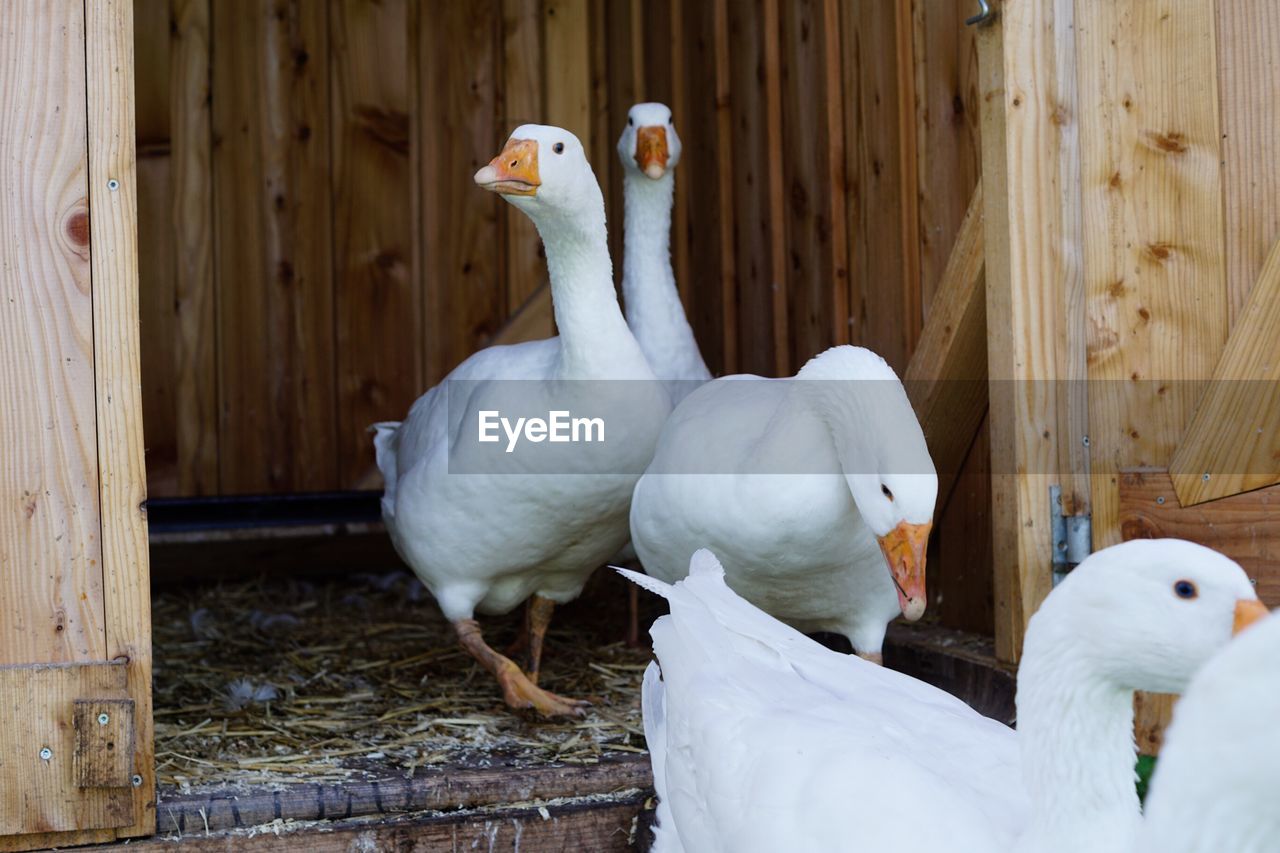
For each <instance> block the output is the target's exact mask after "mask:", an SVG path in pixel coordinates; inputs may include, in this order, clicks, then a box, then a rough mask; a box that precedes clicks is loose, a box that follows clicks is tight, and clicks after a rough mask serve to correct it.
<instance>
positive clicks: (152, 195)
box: [138, 15, 179, 497]
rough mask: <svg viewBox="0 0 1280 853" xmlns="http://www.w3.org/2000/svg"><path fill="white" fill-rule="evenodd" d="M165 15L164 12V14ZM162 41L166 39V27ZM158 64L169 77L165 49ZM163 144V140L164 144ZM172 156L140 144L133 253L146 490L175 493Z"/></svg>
mask: <svg viewBox="0 0 1280 853" xmlns="http://www.w3.org/2000/svg"><path fill="white" fill-rule="evenodd" d="M167 19H168V16H167V15H166V20H167ZM164 35H165V37H164V44H165V45H166V46H167V45H168V44H169V33H168V30H167V28H166V30H165V34H164ZM164 58H165V63H164V66H163V67H162V68H161V69H159V72H158V73H162V74H163V75H164V76H165V77H166V78H167V77H168V68H169V66H168V55H167V54H166V55H165V57H164ZM166 147H167V146H166ZM171 166H172V161H171V159H170V157H169V155H168V153H167V151H162V152H157V151H155V150H154V149H153V150H151V151H148V150H142V151H140V152H139V156H138V227H139V230H140V231H141V232H142V233H143V234H154V235H156V239H154V240H152V241H151V244H150V250H149V251H147V252H146V253H144V254H142V255H141V256H140V257H139V259H138V312H139V324H140V327H141V330H142V341H141V343H142V408H143V424H144V426H145V432H146V441H147V493H148V494H149V495H151V496H153V497H165V496H171V495H176V494H178V493H179V487H178V478H179V473H178V446H177V437H178V424H177V413H178V410H177V400H176V395H177V393H178V387H177V370H176V364H177V358H176V356H177V353H176V345H177V338H178V335H177V328H176V327H177V324H178V323H177V321H178V318H177V315H176V314H175V312H174V310H173V304H174V289H173V286H174V270H175V257H174V251H175V249H176V248H177V244H176V242H175V241H174V240H173V239H172V234H173V230H172V225H171V222H172V219H171V218H170V214H171V212H172V199H173V186H172V183H171V181H170V176H171V168H170V167H171Z"/></svg>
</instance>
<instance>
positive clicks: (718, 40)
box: [712, 0, 741, 374]
mask: <svg viewBox="0 0 1280 853" xmlns="http://www.w3.org/2000/svg"><path fill="white" fill-rule="evenodd" d="M712 8H713V14H712V18H713V21H712V26H713V29H714V33H713V38H712V44H713V53H714V57H715V61H714V65H715V76H714V77H713V78H712V80H713V81H714V85H715V138H716V164H717V169H716V172H717V175H716V201H717V203H718V205H719V212H718V213H717V215H716V217H715V222H716V225H717V226H718V227H719V229H720V328H721V329H722V332H721V334H720V343H721V347H722V349H721V353H720V370H719V372H720V373H729V374H733V373H740V372H741V368H740V367H739V366H738V336H737V335H736V334H735V333H734V332H735V330H736V329H737V327H738V299H739V296H738V271H737V256H736V254H735V252H734V245H733V231H734V228H733V224H734V212H735V211H734V195H735V193H734V185H735V183H736V180H735V178H736V174H737V171H738V169H739V168H740V165H739V163H738V161H737V157H736V156H735V155H736V153H737V152H736V150H735V149H736V148H737V145H736V140H737V135H736V134H735V133H734V129H733V115H732V113H731V112H730V107H731V105H732V100H733V95H732V91H731V90H730V88H729V45H730V42H729V3H728V0H714V2H713V4H712Z"/></svg>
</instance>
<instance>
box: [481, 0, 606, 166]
mask: <svg viewBox="0 0 1280 853" xmlns="http://www.w3.org/2000/svg"><path fill="white" fill-rule="evenodd" d="M590 32H591V29H590V15H589V10H588V6H587V0H542V34H543V39H544V44H545V50H546V54H545V56H546V58H547V61H546V62H545V63H544V66H543V75H544V80H545V89H544V90H543V98H544V104H545V108H546V111H547V120H546V122H545V123H546V124H554V125H557V126H559V127H563V128H564V129H565V130H567V131H569V132H570V133H573V134H575V135H576V136H577V137H578V139H579V140H581V142H582V147H583V148H584V149H586V150H587V151H591V150H592V148H591V144H592V137H591V41H590ZM494 153H495V154H496V153H497V152H494Z"/></svg>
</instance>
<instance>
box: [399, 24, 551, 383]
mask: <svg viewBox="0 0 1280 853" xmlns="http://www.w3.org/2000/svg"><path fill="white" fill-rule="evenodd" d="M420 17H421V19H420V22H419V28H418V29H419V32H418V36H419V44H418V62H419V63H420V67H419V75H420V78H419V83H418V93H419V100H418V103H417V104H416V108H417V111H418V122H419V123H420V133H421V140H422V142H421V150H420V154H419V157H420V168H419V171H420V179H421V182H422V183H421V186H420V187H419V188H418V191H419V193H420V194H421V199H420V204H421V211H422V225H423V234H422V238H421V239H422V241H423V243H422V253H423V269H422V286H423V287H424V288H425V292H424V300H425V316H426V320H425V332H426V382H425V384H426V385H434V384H435V383H437V382H439V381H440V380H441V379H442V378H444V376H445V374H446V373H448V372H449V371H450V370H452V369H453V368H454V367H455V366H456V365H457V364H458V363H459V362H460V361H462V360H463V359H464V358H466V357H467V356H468V355H470V354H471V353H472V352H475V351H476V350H477V349H479V348H480V347H481V346H483V345H484V344H485V342H486V341H487V340H488V339H489V337H490V336H491V335H492V334H493V333H494V332H495V331H496V330H497V328H498V325H499V323H500V321H501V318H502V315H503V311H502V305H503V301H504V300H503V292H502V285H501V277H500V275H499V269H500V266H499V264H498V252H497V247H498V245H499V243H500V240H501V236H500V230H499V227H498V205H499V204H503V203H504V202H502V201H501V200H500V199H499V198H498V197H497V196H495V195H494V194H493V193H489V192H485V191H484V190H482V189H480V188H479V187H477V186H476V185H475V182H474V181H473V180H472V176H473V175H474V174H475V171H476V170H477V169H479V168H480V167H481V166H483V165H484V164H485V163H487V162H489V160H490V159H491V158H492V157H493V156H494V155H495V154H497V153H498V151H499V150H500V146H501V144H502V141H503V140H504V139H505V138H506V134H507V133H508V132H510V130H512V128H501V129H499V128H498V127H497V126H496V119H497V115H496V88H497V80H496V76H495V51H496V49H497V45H496V42H497V39H498V36H499V32H498V27H497V26H496V22H498V21H500V20H501V18H500V16H499V7H498V4H497V2H496V0H486V2H479V3H446V4H440V5H438V6H436V5H432V6H430V7H429V8H428V7H424V8H423V9H422V10H421V13H420ZM549 46H550V42H549V41H548V48H549ZM547 106H548V113H549V112H550V104H549V103H548V105H547ZM548 118H549V117H548Z"/></svg>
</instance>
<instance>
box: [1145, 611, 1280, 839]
mask: <svg viewBox="0 0 1280 853" xmlns="http://www.w3.org/2000/svg"><path fill="white" fill-rule="evenodd" d="M1277 723H1280V617H1277V616H1270V617H1268V618H1267V619H1265V620H1263V621H1262V622H1261V623H1260V624H1258V625H1256V626H1255V627H1253V628H1250V629H1249V630H1248V631H1247V632H1246V633H1245V634H1244V635H1243V636H1241V637H1240V638H1239V639H1236V640H1234V641H1232V643H1231V645H1229V646H1227V648H1226V649H1225V650H1224V651H1223V652H1222V653H1221V654H1219V655H1218V656H1217V657H1215V658H1214V659H1213V660H1211V661H1209V663H1208V664H1206V665H1205V667H1204V669H1202V670H1200V672H1199V673H1197V674H1196V677H1195V679H1194V680H1193V681H1192V682H1191V686H1190V687H1188V688H1187V692H1186V694H1185V695H1184V696H1183V697H1182V698H1181V699H1179V700H1178V704H1177V705H1176V706H1175V707H1174V709H1173V724H1172V725H1171V726H1170V727H1169V729H1168V731H1166V732H1165V738H1164V745H1163V746H1161V748H1160V760H1159V762H1157V764H1156V774H1155V778H1154V779H1152V780H1151V790H1150V792H1149V793H1148V794H1147V802H1146V810H1145V811H1146V817H1145V819H1144V821H1143V831H1142V841H1143V843H1142V845H1140V847H1139V849H1140V850H1142V851H1144V852H1145V853H1218V851H1225V850H1230V851H1232V853H1277V851H1280V810H1278V809H1277V808H1276V797H1277V794H1278V793H1280V733H1277V730H1276V725H1277Z"/></svg>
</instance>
